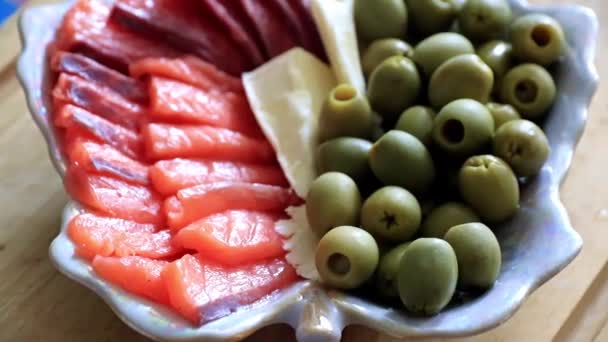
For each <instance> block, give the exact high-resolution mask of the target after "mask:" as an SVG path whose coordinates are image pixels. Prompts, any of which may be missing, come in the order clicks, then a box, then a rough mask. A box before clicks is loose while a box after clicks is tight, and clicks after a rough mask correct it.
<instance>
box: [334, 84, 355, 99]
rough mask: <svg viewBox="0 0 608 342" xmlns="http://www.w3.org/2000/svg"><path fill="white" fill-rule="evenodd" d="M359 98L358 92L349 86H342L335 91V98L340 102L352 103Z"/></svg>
mask: <svg viewBox="0 0 608 342" xmlns="http://www.w3.org/2000/svg"><path fill="white" fill-rule="evenodd" d="M355 96H357V90H356V89H355V88H353V87H351V86H349V85H341V86H339V87H338V88H336V90H335V91H334V98H335V99H336V100H338V101H350V100H352V99H354V98H355Z"/></svg>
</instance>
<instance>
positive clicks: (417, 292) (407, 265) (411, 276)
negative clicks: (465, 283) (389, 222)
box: [397, 238, 458, 315]
mask: <svg viewBox="0 0 608 342" xmlns="http://www.w3.org/2000/svg"><path fill="white" fill-rule="evenodd" d="M457 282H458V262H457V260H456V254H455V253H454V250H453V249H452V247H451V246H450V244H448V243H447V242H445V241H443V240H441V239H437V238H421V239H418V240H415V241H414V242H412V243H411V244H410V245H409V246H408V247H407V248H406V249H405V252H404V253H403V256H402V257H401V264H400V265H399V274H398V276H397V286H398V289H399V297H401V301H402V302H403V304H404V305H405V307H406V308H407V309H408V310H409V311H411V312H413V313H415V314H421V315H434V314H437V313H438V312H439V311H441V309H443V308H444V307H445V306H446V305H447V304H448V303H449V302H450V299H451V298H452V296H453V295H454V291H455V290H456V283H457Z"/></svg>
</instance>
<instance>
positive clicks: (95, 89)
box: [52, 74, 146, 130]
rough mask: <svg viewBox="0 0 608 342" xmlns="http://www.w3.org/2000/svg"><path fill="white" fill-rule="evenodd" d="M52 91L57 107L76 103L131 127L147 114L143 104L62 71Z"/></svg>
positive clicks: (133, 128)
mask: <svg viewBox="0 0 608 342" xmlns="http://www.w3.org/2000/svg"><path fill="white" fill-rule="evenodd" d="M52 94H53V102H54V105H55V108H59V107H61V106H62V105H64V104H73V105H75V106H78V107H81V108H84V109H86V110H88V111H90V112H93V113H95V114H97V115H99V116H101V117H103V118H104V119H107V120H108V121H110V122H113V123H115V124H117V125H120V126H123V127H125V128H128V129H131V130H137V129H138V126H139V124H140V122H141V121H142V119H143V118H144V117H145V116H146V109H145V108H144V107H142V106H141V105H139V104H137V103H134V102H131V101H129V100H127V99H125V98H124V97H122V96H120V95H119V94H118V93H115V92H114V91H111V90H109V89H103V88H101V87H99V86H98V85H96V84H95V83H92V82H90V81H86V80H84V79H82V78H80V77H77V76H71V75H68V74H61V75H60V76H59V79H58V80H57V83H56V84H55V87H54V88H53V93H52Z"/></svg>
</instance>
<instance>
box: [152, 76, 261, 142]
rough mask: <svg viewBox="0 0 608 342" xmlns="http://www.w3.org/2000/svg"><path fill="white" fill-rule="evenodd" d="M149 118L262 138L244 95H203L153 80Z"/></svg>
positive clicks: (201, 91) (161, 79)
mask: <svg viewBox="0 0 608 342" xmlns="http://www.w3.org/2000/svg"><path fill="white" fill-rule="evenodd" d="M149 89H150V116H151V118H152V119H153V120H155V121H163V122H174V123H186V124H204V125H210V126H215V127H222V128H227V129H230V130H233V131H237V132H241V133H244V134H247V135H250V136H257V137H261V136H263V134H262V132H261V129H260V127H259V126H258V124H257V122H256V120H255V117H254V116H253V112H252V111H251V108H250V107H249V103H248V102H247V98H246V97H245V95H235V94H233V93H227V94H221V93H218V92H216V91H211V92H207V91H203V90H200V89H198V88H195V87H193V86H190V85H188V84H185V83H181V82H177V81H173V80H169V79H166V78H161V77H152V78H151V79H150V88H149Z"/></svg>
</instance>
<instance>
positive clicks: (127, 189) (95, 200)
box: [64, 164, 164, 225]
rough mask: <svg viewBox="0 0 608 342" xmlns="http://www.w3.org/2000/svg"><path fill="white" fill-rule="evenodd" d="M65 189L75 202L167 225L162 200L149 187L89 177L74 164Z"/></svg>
mask: <svg viewBox="0 0 608 342" xmlns="http://www.w3.org/2000/svg"><path fill="white" fill-rule="evenodd" d="M64 186H65V188H66V191H67V192H68V193H69V194H70V195H72V197H73V198H74V199H75V200H77V201H78V202H80V203H82V204H84V205H86V206H88V207H91V208H93V209H94V210H97V211H99V212H101V213H103V214H105V215H109V216H112V217H117V218H122V219H125V220H132V221H135V222H139V223H150V224H154V225H162V224H163V223H164V218H163V215H162V211H161V205H162V202H161V198H160V197H159V195H158V194H157V193H156V192H154V191H152V190H151V189H149V188H148V187H145V186H141V185H136V184H130V183H127V182H125V181H122V180H119V179H115V178H112V177H108V176H102V175H94V174H89V173H87V172H86V171H85V170H84V169H83V168H81V167H78V166H76V165H73V164H72V165H70V166H69V167H68V168H67V171H66V175H65V178H64Z"/></svg>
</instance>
